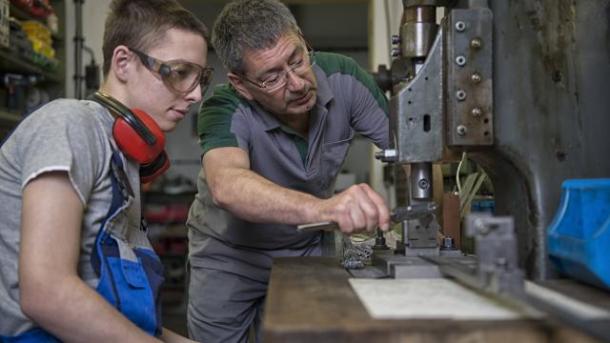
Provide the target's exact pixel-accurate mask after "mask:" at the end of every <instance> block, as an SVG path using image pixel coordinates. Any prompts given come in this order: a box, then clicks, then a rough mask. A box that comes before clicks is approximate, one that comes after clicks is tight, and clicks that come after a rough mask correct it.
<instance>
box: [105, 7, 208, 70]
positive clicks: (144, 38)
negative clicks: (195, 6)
mask: <svg viewBox="0 0 610 343" xmlns="http://www.w3.org/2000/svg"><path fill="white" fill-rule="evenodd" d="M173 28H175V29H181V30H186V31H190V32H193V33H195V34H199V35H201V36H202V37H203V38H204V39H205V40H206V41H208V29H207V27H206V26H205V24H204V23H203V22H201V21H200V20H199V19H198V18H197V17H195V15H194V14H193V13H191V12H190V11H188V10H186V9H185V8H184V7H182V5H180V4H179V3H178V2H176V1H175V0H113V1H112V3H111V4H110V14H109V15H108V17H107V18H106V24H105V29H104V43H103V46H102V52H103V54H104V76H105V75H108V72H109V71H110V63H111V62H112V54H113V52H114V49H115V48H116V47H117V46H119V45H125V46H128V47H130V48H133V49H137V50H140V51H147V50H148V49H150V48H151V47H152V46H153V45H154V44H155V43H156V42H158V41H159V39H162V38H163V35H164V34H165V32H166V31H167V30H169V29H173Z"/></svg>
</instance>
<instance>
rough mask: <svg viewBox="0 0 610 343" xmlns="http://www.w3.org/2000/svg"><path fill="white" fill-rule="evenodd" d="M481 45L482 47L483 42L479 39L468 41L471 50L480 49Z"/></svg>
mask: <svg viewBox="0 0 610 343" xmlns="http://www.w3.org/2000/svg"><path fill="white" fill-rule="evenodd" d="M482 45H483V42H482V41H481V39H480V38H473V39H472V40H471V41H470V47H471V48H473V49H479V48H481V46H482Z"/></svg>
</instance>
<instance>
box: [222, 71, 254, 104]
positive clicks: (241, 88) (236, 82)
mask: <svg viewBox="0 0 610 343" xmlns="http://www.w3.org/2000/svg"><path fill="white" fill-rule="evenodd" d="M227 78H228V79H229V82H230V83H231V85H232V86H233V88H235V89H236V90H237V92H238V93H239V95H241V96H243V97H244V98H246V99H247V100H253V99H254V97H253V96H252V93H250V90H248V88H247V87H246V86H245V85H244V81H243V80H242V79H241V78H240V77H239V76H237V75H236V74H234V73H231V72H229V73H228V74H227Z"/></svg>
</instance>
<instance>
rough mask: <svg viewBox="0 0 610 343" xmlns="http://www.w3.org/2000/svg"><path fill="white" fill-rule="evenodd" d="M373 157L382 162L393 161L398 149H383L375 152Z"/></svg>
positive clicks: (396, 156)
mask: <svg viewBox="0 0 610 343" xmlns="http://www.w3.org/2000/svg"><path fill="white" fill-rule="evenodd" d="M375 158H376V159H378V160H380V161H382V162H393V161H396V159H397V158H398V151H396V149H385V150H381V151H377V152H376V153H375Z"/></svg>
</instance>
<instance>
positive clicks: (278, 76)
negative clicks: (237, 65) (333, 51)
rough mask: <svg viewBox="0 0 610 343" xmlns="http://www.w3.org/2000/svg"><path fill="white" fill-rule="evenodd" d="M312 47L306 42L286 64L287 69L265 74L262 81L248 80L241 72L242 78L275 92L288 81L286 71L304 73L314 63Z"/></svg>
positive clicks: (267, 90) (265, 89)
mask: <svg viewBox="0 0 610 343" xmlns="http://www.w3.org/2000/svg"><path fill="white" fill-rule="evenodd" d="M313 53H314V52H313V49H311V48H310V47H309V45H307V44H306V48H305V49H303V52H302V53H301V54H299V55H298V56H297V57H295V58H293V60H292V61H290V62H289V64H288V68H289V70H288V69H282V70H281V71H278V72H275V73H271V74H268V75H266V76H265V79H264V80H262V81H253V80H250V79H249V78H248V77H247V76H246V75H245V74H242V77H243V78H244V80H246V81H248V82H249V83H251V84H253V85H255V86H257V87H258V88H260V89H262V90H263V91H265V92H267V93H273V92H276V91H278V90H280V89H282V88H284V86H286V84H287V83H288V72H289V71H290V72H292V73H294V74H296V75H297V76H303V75H305V74H306V73H307V72H308V71H309V70H311V68H312V67H313V66H314V65H315V64H316V61H314V58H313Z"/></svg>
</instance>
